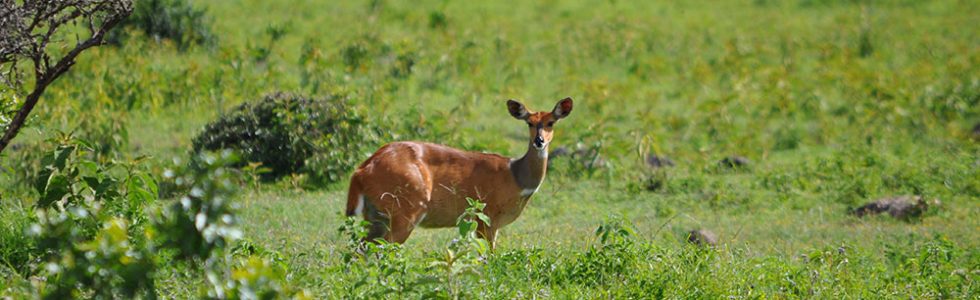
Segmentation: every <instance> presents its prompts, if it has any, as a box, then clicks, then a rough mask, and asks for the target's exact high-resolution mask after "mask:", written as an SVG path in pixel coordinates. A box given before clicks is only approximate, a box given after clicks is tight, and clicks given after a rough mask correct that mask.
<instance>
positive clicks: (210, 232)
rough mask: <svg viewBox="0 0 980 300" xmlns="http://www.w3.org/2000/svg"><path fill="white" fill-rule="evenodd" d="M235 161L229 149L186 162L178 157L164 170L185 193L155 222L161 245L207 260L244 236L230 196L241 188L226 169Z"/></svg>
mask: <svg viewBox="0 0 980 300" xmlns="http://www.w3.org/2000/svg"><path fill="white" fill-rule="evenodd" d="M236 160H237V158H236V157H235V156H234V155H233V154H232V152H230V151H224V152H222V153H221V154H220V155H216V154H212V153H199V154H197V155H195V156H194V157H192V158H191V160H190V161H189V162H188V163H187V164H183V163H181V162H180V161H179V160H176V161H175V163H174V167H173V168H171V169H168V170H167V171H166V172H165V174H164V176H165V177H167V178H172V179H173V180H174V182H175V183H176V184H177V188H178V189H179V190H180V191H182V192H181V194H183V196H182V197H180V199H178V200H177V201H176V202H174V203H173V204H171V205H170V206H168V207H167V208H166V209H164V210H163V212H162V214H161V215H160V216H159V218H158V219H157V220H156V221H155V222H156V227H157V228H158V230H159V231H158V232H156V233H155V235H156V236H155V238H156V240H157V241H158V243H159V244H160V246H161V247H164V248H173V249H177V250H178V251H177V257H178V258H183V259H198V260H206V259H208V258H210V257H212V255H213V254H212V253H213V252H215V251H216V250H220V249H223V248H225V247H227V246H228V245H232V243H233V242H234V241H236V240H238V239H240V238H241V237H242V232H241V230H240V229H238V227H237V223H238V220H237V218H236V217H235V210H236V209H237V204H235V202H234V201H233V199H232V197H231V196H232V195H233V194H234V191H235V190H236V189H237V188H238V187H237V186H235V181H234V179H233V176H234V173H232V172H230V171H229V170H228V169H226V168H225V166H226V165H230V164H232V163H234V162H235V161H236Z"/></svg>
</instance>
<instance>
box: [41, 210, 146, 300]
mask: <svg viewBox="0 0 980 300" xmlns="http://www.w3.org/2000/svg"><path fill="white" fill-rule="evenodd" d="M97 215H98V212H97V211H89V210H88V209H86V208H84V207H77V206H76V207H74V208H72V209H70V210H69V211H61V212H59V211H57V210H44V209H40V210H38V216H37V219H38V224H36V225H33V227H32V229H31V234H33V235H34V236H36V237H37V238H38V242H37V243H38V250H39V251H40V252H41V253H46V254H47V259H46V262H45V264H44V271H45V274H46V275H45V276H46V277H47V278H48V282H47V284H46V286H44V287H42V289H43V290H44V298H45V299H67V298H81V297H91V298H94V299H115V298H118V297H123V298H132V297H134V296H136V295H143V297H148V298H155V297H154V295H153V293H154V285H153V278H152V276H153V268H154V262H153V254H152V253H151V252H150V250H149V249H148V248H146V246H145V245H143V242H141V240H140V239H134V238H131V237H130V236H129V235H128V231H129V229H128V224H127V222H126V220H124V219H119V218H115V219H112V220H109V221H108V222H106V223H105V224H104V225H103V228H101V230H99V231H98V232H97V233H96V235H95V237H94V238H91V239H90V238H89V237H88V234H87V233H85V232H83V230H80V229H81V227H79V226H77V225H76V222H78V221H79V220H82V219H97V218H98V217H96V216H97ZM79 287H84V289H79ZM89 293H91V294H89Z"/></svg>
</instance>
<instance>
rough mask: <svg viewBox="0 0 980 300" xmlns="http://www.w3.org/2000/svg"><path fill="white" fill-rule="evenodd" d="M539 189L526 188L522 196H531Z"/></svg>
mask: <svg viewBox="0 0 980 300" xmlns="http://www.w3.org/2000/svg"><path fill="white" fill-rule="evenodd" d="M537 191H538V188H533V189H524V190H522V191H521V197H525V198H526V197H529V196H531V195H534V193H535V192H537Z"/></svg>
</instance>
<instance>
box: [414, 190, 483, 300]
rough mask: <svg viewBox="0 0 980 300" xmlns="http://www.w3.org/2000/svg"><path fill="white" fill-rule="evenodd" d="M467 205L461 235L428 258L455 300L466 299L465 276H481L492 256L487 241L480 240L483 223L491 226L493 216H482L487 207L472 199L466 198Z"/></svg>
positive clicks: (459, 225) (459, 223) (461, 219)
mask: <svg viewBox="0 0 980 300" xmlns="http://www.w3.org/2000/svg"><path fill="white" fill-rule="evenodd" d="M466 202H467V207H466V209H465V210H464V211H463V214H461V215H460V216H459V219H458V220H456V229H457V230H458V232H459V236H458V237H457V238H455V239H453V240H452V242H450V243H449V245H448V246H447V247H446V249H444V250H437V251H436V252H433V253H431V254H430V258H429V261H430V262H429V267H430V268H433V269H435V270H437V272H438V273H441V278H440V280H441V281H442V283H443V284H444V285H445V287H446V293H448V296H449V298H452V299H459V298H460V297H463V298H466V295H465V294H464V286H463V283H464V281H463V280H464V279H465V277H466V276H479V275H480V269H481V267H482V266H483V262H484V261H485V260H486V256H487V255H488V254H489V253H490V245H489V244H488V243H487V241H486V240H485V239H482V238H479V237H477V228H478V227H479V225H480V224H483V226H490V217H488V216H487V215H485V214H483V209H484V208H486V207H487V204H486V203H483V202H480V201H479V200H476V199H472V198H466Z"/></svg>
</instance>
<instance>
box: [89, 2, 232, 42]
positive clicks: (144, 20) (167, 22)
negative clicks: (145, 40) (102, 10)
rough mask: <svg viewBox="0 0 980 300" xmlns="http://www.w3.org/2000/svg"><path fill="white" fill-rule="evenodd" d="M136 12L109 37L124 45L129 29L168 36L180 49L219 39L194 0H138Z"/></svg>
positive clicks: (155, 37)
mask: <svg viewBox="0 0 980 300" xmlns="http://www.w3.org/2000/svg"><path fill="white" fill-rule="evenodd" d="M134 2H135V3H134V8H133V14H132V15H130V16H129V18H126V19H124V20H123V22H122V24H120V25H121V26H118V27H117V29H115V30H113V31H110V32H109V36H108V37H107V40H108V41H109V42H110V43H113V44H121V43H122V42H123V40H124V39H125V38H126V32H127V30H135V31H142V32H143V33H144V34H146V36H148V37H152V38H153V39H155V40H161V39H168V40H171V41H173V42H174V43H175V44H176V45H177V47H178V48H180V49H186V48H187V47H188V46H190V45H208V44H212V43H214V41H215V36H214V34H212V33H211V26H210V24H209V23H210V22H209V21H208V19H207V16H206V11H205V10H204V9H200V8H195V7H194V6H193V5H192V4H191V0H137V1H134Z"/></svg>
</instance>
